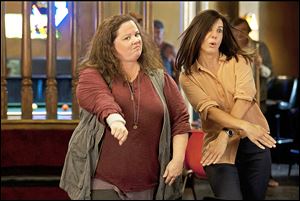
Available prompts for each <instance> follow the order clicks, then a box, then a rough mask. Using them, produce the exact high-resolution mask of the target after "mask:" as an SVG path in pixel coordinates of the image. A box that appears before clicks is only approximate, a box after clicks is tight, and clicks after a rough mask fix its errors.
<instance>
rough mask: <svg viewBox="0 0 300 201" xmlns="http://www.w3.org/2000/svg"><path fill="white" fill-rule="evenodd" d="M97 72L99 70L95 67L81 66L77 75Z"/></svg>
mask: <svg viewBox="0 0 300 201" xmlns="http://www.w3.org/2000/svg"><path fill="white" fill-rule="evenodd" d="M95 73H96V74H99V71H98V70H97V69H96V68H91V67H88V68H83V69H81V70H80V71H79V75H80V74H95Z"/></svg>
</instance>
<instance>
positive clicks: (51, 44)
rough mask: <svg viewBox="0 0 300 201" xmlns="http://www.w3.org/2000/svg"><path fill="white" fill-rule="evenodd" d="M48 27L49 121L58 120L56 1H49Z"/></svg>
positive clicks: (47, 102)
mask: <svg viewBox="0 0 300 201" xmlns="http://www.w3.org/2000/svg"><path fill="white" fill-rule="evenodd" d="M47 14H48V25H47V82H46V111H47V119H57V83H56V78H55V76H56V28H55V18H54V17H55V7H54V1H48V13H47Z"/></svg>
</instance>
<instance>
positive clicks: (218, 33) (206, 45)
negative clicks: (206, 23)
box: [201, 19, 223, 53]
mask: <svg viewBox="0 0 300 201" xmlns="http://www.w3.org/2000/svg"><path fill="white" fill-rule="evenodd" d="M222 39H223V22H222V20H221V19H218V20H217V21H216V22H215V23H214V24H213V25H212V27H211V28H210V30H209V31H208V33H207V34H206V36H205V38H204V40H203V42H202V45H201V51H203V52H206V53H218V52H219V47H220V45H221V42H222Z"/></svg>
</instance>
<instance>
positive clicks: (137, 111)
mask: <svg viewBox="0 0 300 201" xmlns="http://www.w3.org/2000/svg"><path fill="white" fill-rule="evenodd" d="M137 79H138V83H137V88H138V99H137V106H136V100H135V98H134V94H135V93H134V85H133V82H132V84H130V83H129V81H128V80H127V85H128V88H129V91H130V99H131V101H132V107H133V129H137V128H138V122H139V114H140V98H141V90H140V76H139V74H138V75H137ZM136 107H137V108H136Z"/></svg>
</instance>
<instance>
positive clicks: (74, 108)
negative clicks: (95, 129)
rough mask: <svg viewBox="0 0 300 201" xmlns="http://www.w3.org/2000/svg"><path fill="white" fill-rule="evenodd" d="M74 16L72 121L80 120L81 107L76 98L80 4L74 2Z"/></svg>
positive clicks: (72, 26) (72, 29)
mask: <svg viewBox="0 0 300 201" xmlns="http://www.w3.org/2000/svg"><path fill="white" fill-rule="evenodd" d="M72 14H73V17H72V18H71V20H72V22H71V23H72V24H71V33H72V41H71V60H72V119H78V118H79V107H78V102H77V98H76V87H77V84H78V76H77V65H78V52H79V45H78V32H77V31H78V18H77V17H78V16H77V14H78V3H77V2H75V1H73V4H72Z"/></svg>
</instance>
